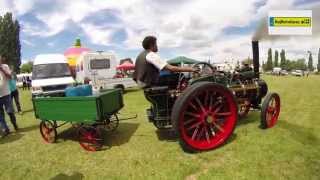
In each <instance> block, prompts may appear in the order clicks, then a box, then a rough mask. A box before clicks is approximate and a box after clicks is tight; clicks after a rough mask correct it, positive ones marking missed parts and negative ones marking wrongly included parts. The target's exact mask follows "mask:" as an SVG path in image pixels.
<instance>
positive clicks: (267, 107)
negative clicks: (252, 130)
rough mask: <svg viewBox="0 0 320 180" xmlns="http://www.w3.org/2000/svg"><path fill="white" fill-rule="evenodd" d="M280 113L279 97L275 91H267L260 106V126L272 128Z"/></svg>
mask: <svg viewBox="0 0 320 180" xmlns="http://www.w3.org/2000/svg"><path fill="white" fill-rule="evenodd" d="M279 114H280V97H279V95H278V94H277V93H269V94H267V96H266V97H265V99H264V101H263V103H262V108H261V128H262V129H267V128H272V127H273V126H274V125H275V124H276V123H277V121H278V118H279Z"/></svg>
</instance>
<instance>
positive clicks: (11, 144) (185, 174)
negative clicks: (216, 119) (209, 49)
mask: <svg viewBox="0 0 320 180" xmlns="http://www.w3.org/2000/svg"><path fill="white" fill-rule="evenodd" d="M264 79H265V80H266V81H267V82H268V85H269V89H270V90H271V91H274V92H278V93H279V94H280V97H281V100H282V102H281V103H282V107H281V108H282V109H281V114H280V118H279V122H278V124H277V125H276V126H275V127H274V128H272V129H269V130H261V129H260V128H259V127H258V126H259V124H260V119H259V117H260V114H259V112H251V113H250V114H249V116H248V117H247V118H245V119H242V120H240V121H239V123H238V126H237V128H236V129H235V132H234V135H233V136H232V137H231V138H230V140H229V141H228V142H227V144H226V145H224V146H222V147H220V148H218V149H216V150H213V151H210V152H204V153H198V154H187V153H185V152H183V151H182V150H181V148H180V146H179V144H178V142H177V141H176V139H175V138H174V137H171V136H170V135H168V134H166V133H162V132H159V131H157V130H156V128H155V127H153V125H152V124H151V123H148V121H147V118H146V115H145V109H146V108H147V107H148V106H149V105H148V102H147V101H146V100H145V99H144V96H143V94H142V92H141V91H138V90H135V89H131V90H129V92H127V93H126V94H125V97H124V99H125V108H124V109H123V110H122V116H130V115H134V114H138V118H137V119H133V120H128V121H123V122H120V125H119V128H118V130H117V131H116V132H114V133H105V149H104V150H103V151H99V152H94V153H91V152H85V151H84V150H83V149H82V148H81V147H80V145H79V144H78V142H77V141H75V138H74V130H72V129H69V128H70V126H69V125H67V126H66V127H64V128H62V129H59V130H58V133H59V137H58V138H59V139H58V141H57V143H55V144H45V143H44V142H43V140H42V139H41V137H40V133H39V128H38V124H39V121H38V120H36V119H35V117H34V115H33V111H32V103H31V102H30V94H29V92H22V91H20V92H21V93H22V97H21V98H22V105H23V109H24V110H25V111H26V112H25V113H24V114H23V115H22V116H21V115H17V118H18V123H19V126H20V128H21V130H20V131H19V132H18V133H12V134H11V135H9V136H8V137H5V138H1V139H0V179H3V180H8V179H32V180H34V179H41V180H43V179H81V178H82V179H259V180H260V179H299V180H302V179H314V180H319V179H320V173H319V172H320V115H319V114H320V76H309V77H308V78H306V77H304V78H299V77H291V76H288V77H274V76H266V77H265V78H264Z"/></svg>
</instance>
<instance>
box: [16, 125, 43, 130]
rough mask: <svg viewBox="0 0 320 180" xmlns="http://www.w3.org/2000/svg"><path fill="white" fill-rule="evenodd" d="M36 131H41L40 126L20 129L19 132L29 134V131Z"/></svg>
mask: <svg viewBox="0 0 320 180" xmlns="http://www.w3.org/2000/svg"><path fill="white" fill-rule="evenodd" d="M35 129H39V125H37V124H35V125H32V126H29V127H24V128H20V129H19V132H29V131H33V130H35Z"/></svg>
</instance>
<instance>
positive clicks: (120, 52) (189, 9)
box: [0, 0, 320, 63]
mask: <svg viewBox="0 0 320 180" xmlns="http://www.w3.org/2000/svg"><path fill="white" fill-rule="evenodd" d="M317 1H318V0H223V1H221V0H72V1H71V0H70V1H66V0H0V15H3V14H5V13H6V12H12V13H13V15H14V17H15V18H17V19H18V20H19V23H20V26H21V32H20V40H21V46H22V61H23V62H26V61H28V60H32V59H34V58H35V56H36V55H37V54H43V53H63V52H64V51H65V50H66V49H67V48H68V47H70V46H72V45H73V43H74V41H75V39H76V38H80V39H81V41H82V45H83V46H85V47H88V48H90V49H92V50H103V51H107V52H108V51H110V52H114V53H115V54H116V56H117V58H118V59H121V58H127V57H130V58H132V59H135V58H136V56H137V54H138V53H139V52H140V51H141V50H142V47H141V42H142V40H143V38H144V37H145V36H147V35H154V36H156V37H157V39H158V46H159V53H160V56H161V57H162V58H163V59H170V58H174V57H176V56H180V55H184V56H187V57H191V58H195V59H198V60H210V61H211V62H216V63H218V62H224V61H229V62H230V61H231V62H232V61H237V60H243V59H245V58H247V57H252V50H251V39H252V36H253V34H254V33H255V31H256V30H257V28H258V27H259V24H261V22H262V21H263V20H265V18H266V15H267V13H268V11H269V10H289V9H290V10H295V9H310V8H312V7H318V6H319V7H320V3H319V2H317ZM319 17H320V16H319ZM319 21H320V19H319ZM313 23H314V24H315V23H317V21H316V22H315V21H313ZM319 23H320V22H319ZM318 40H320V39H319V38H318V37H316V36H315V35H312V36H309V37H303V40H301V39H299V38H294V37H292V38H288V39H279V40H274V39H273V40H268V39H266V40H263V41H261V42H260V59H262V60H264V59H265V58H266V55H267V49H268V48H269V47H271V48H273V50H275V49H278V50H281V49H282V48H284V49H286V52H287V53H286V54H287V58H289V59H297V58H306V57H307V51H312V53H313V54H314V56H316V55H317V53H318V48H319V47H320V43H317V42H320V41H318ZM317 44H319V46H317ZM314 59H316V57H314Z"/></svg>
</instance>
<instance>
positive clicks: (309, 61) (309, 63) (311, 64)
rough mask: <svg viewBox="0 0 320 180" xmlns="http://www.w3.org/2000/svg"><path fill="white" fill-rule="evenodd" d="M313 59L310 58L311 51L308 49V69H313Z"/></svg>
mask: <svg viewBox="0 0 320 180" xmlns="http://www.w3.org/2000/svg"><path fill="white" fill-rule="evenodd" d="M313 69H314V68H313V59H312V53H311V51H309V60H308V70H309V71H313Z"/></svg>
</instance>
